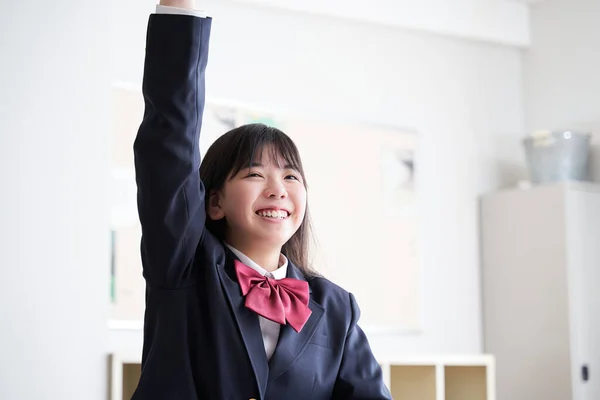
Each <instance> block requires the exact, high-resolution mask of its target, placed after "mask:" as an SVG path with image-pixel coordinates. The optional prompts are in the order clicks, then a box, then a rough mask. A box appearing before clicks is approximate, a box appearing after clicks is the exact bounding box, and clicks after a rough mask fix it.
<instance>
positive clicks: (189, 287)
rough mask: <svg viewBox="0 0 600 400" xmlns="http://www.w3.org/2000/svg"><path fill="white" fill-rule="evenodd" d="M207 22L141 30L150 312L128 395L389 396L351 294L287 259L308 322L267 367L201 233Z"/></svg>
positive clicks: (286, 331)
mask: <svg viewBox="0 0 600 400" xmlns="http://www.w3.org/2000/svg"><path fill="white" fill-rule="evenodd" d="M211 22H212V20H211V19H210V18H206V19H204V18H197V17H191V16H185V15H152V16H150V20H149V24H148V32H147V44H146V60H145V66H144V80H143V96H144V101H145V112H144V118H143V121H142V123H141V126H140V128H139V132H138V135H137V137H136V140H135V144H134V153H135V168H136V181H137V185H138V209H139V217H140V221H141V225H142V242H141V255H142V264H143V275H144V278H145V280H146V313H145V317H144V347H143V355H142V374H141V378H140V381H139V384H138V387H137V389H136V391H135V394H134V395H133V400H196V399H202V400H205V399H216V400H221V399H223V400H225V399H235V400H241V399H248V398H256V399H269V400H270V399H272V400H293V399H298V400H306V399H389V398H391V396H390V393H389V392H388V389H387V388H386V387H385V385H384V383H383V379H382V372H381V368H380V366H379V364H378V363H377V361H376V360H375V358H374V357H373V354H372V352H371V349H370V347H369V344H368V341H367V338H366V336H365V334H364V333H363V331H362V330H361V329H360V328H359V326H358V325H357V320H358V318H359V314H360V312H359V309H358V306H357V304H356V301H355V299H354V297H353V296H352V294H350V293H348V292H347V291H345V290H343V289H341V288H340V287H338V286H336V285H334V284H333V283H331V282H330V281H328V280H326V279H324V278H307V277H305V276H304V275H303V273H302V272H301V270H300V269H298V268H297V267H296V266H294V265H293V264H292V263H290V264H289V268H288V277H292V278H296V279H302V280H307V281H308V283H309V286H310V292H311V294H310V304H309V307H310V309H311V310H312V315H311V316H310V319H309V320H308V322H307V323H306V325H305V326H304V328H303V329H302V330H301V331H300V332H299V333H296V332H295V331H294V330H293V329H292V328H291V327H289V326H287V325H286V326H282V329H281V333H280V336H279V341H278V343H277V347H276V349H275V353H274V354H273V356H272V358H271V360H270V361H269V360H267V357H266V355H265V349H264V344H263V338H262V333H261V330H260V326H259V322H258V316H257V315H256V314H255V313H253V312H252V311H250V310H249V309H247V308H246V307H245V306H244V298H243V296H242V294H241V291H240V287H239V284H238V282H237V278H236V275H235V273H234V267H233V261H234V259H235V256H234V254H233V253H231V252H230V251H229V249H227V248H226V247H225V246H223V243H222V242H220V241H219V240H218V239H216V238H215V237H214V236H213V235H212V234H211V233H210V232H208V231H207V230H206V228H205V220H206V213H205V205H204V186H203V184H202V182H201V180H200V176H199V166H200V151H199V132H200V127H201V123H202V113H203V109H204V101H205V99H204V98H205V84H204V81H205V69H206V63H207V57H208V45H209V37H210V28H211Z"/></svg>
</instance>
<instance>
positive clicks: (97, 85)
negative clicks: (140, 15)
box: [0, 1, 110, 400]
mask: <svg viewBox="0 0 600 400" xmlns="http://www.w3.org/2000/svg"><path fill="white" fill-rule="evenodd" d="M107 22H108V10H106V6H105V5H103V4H101V3H97V4H96V5H94V4H92V3H89V4H88V3H87V2H86V5H85V6H84V5H82V3H77V2H60V1H54V2H52V3H51V4H50V3H48V2H45V1H26V2H11V3H10V4H3V7H2V13H0V27H1V28H0V30H1V32H2V33H1V34H0V49H1V54H2V56H1V57H2V63H1V64H0V182H1V184H2V191H1V195H0V271H1V274H2V278H1V279H0V326H1V328H0V360H1V361H0V398H1V399H7V400H33V399H48V400H70V399H73V400H80V399H83V398H85V399H86V400H105V399H106V382H107V380H106V375H107V372H106V371H107V367H106V366H107V358H106V345H107V344H106V341H107V334H108V332H107V327H106V314H107V309H108V294H109V280H108V277H109V267H110V265H109V257H108V249H109V234H110V231H109V224H108V223H109V221H108V204H107V195H106V194H107V190H106V189H107V188H106V182H107V167H108V160H107V156H108V134H107V133H108V132H109V129H110V126H109V120H108V118H109V117H108V116H109V113H108V104H109V103H108V94H109V87H110V86H109V77H108V65H107V64H108V63H107V55H108V38H107V37H106V35H105V34H104V32H106V30H107Z"/></svg>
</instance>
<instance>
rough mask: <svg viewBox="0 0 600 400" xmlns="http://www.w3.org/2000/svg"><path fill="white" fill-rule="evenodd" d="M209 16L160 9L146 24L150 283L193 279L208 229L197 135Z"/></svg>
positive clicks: (143, 133)
mask: <svg viewBox="0 0 600 400" xmlns="http://www.w3.org/2000/svg"><path fill="white" fill-rule="evenodd" d="M211 22H212V19H210V18H198V17H192V16H187V15H160V14H154V15H151V16H150V19H149V22H148V30H147V36H146V55H145V63H144V76H143V83H142V92H143V98H144V103H145V109H144V116H143V120H142V123H141V125H140V127H139V130H138V133H137V136H136V139H135V142H134V146H133V150H134V160H135V171H136V183H137V189H138V193H137V203H138V213H139V218H140V223H141V227H142V241H141V255H142V265H143V274H144V278H145V279H146V281H147V283H148V284H149V285H150V286H152V287H163V288H177V287H182V286H187V285H190V284H192V283H193V281H192V276H193V271H192V270H191V265H192V262H191V261H192V257H193V255H194V252H195V249H196V247H197V246H198V243H199V241H200V240H201V238H202V236H203V234H204V229H205V220H206V212H205V208H204V186H203V185H202V182H201V181H200V175H199V168H200V149H199V146H200V145H199V133H200V128H201V125H202V113H203V110H204V101H205V70H206V65H207V59H208V45H209V37H210V28H211Z"/></svg>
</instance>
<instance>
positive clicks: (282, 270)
mask: <svg viewBox="0 0 600 400" xmlns="http://www.w3.org/2000/svg"><path fill="white" fill-rule="evenodd" d="M156 13H157V14H183V15H191V16H193V17H199V18H206V17H207V15H206V13H205V12H204V11H202V10H189V9H187V8H178V7H169V6H161V5H157V6H156ZM226 246H227V247H229V249H231V251H232V252H233V253H234V254H235V255H236V256H237V257H238V258H239V259H240V261H241V262H243V263H244V264H246V265H247V266H249V267H250V268H252V269H254V270H255V271H257V272H258V273H259V274H261V275H262V276H267V277H269V278H271V279H283V278H285V277H286V276H287V266H288V260H287V258H286V257H285V256H284V255H283V254H282V255H281V256H280V258H279V268H277V269H276V270H275V271H273V272H269V271H267V270H265V269H264V268H262V267H261V266H260V265H258V264H257V263H255V262H254V261H252V260H251V259H250V258H248V257H247V256H246V255H245V254H244V253H242V252H241V251H239V250H238V249H236V248H234V247H232V246H230V245H228V244H226ZM258 322H259V324H260V330H261V332H262V337H263V343H264V345H265V353H266V355H267V360H270V359H271V356H272V355H273V353H274V352H275V347H276V346H277V342H278V341H279V331H280V329H281V326H280V325H279V324H278V323H277V322H273V321H271V320H268V319H266V318H264V317H261V316H260V315H259V316H258Z"/></svg>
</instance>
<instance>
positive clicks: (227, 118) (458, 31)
mask: <svg viewBox="0 0 600 400" xmlns="http://www.w3.org/2000/svg"><path fill="white" fill-rule="evenodd" d="M197 5H198V7H199V8H202V9H204V10H205V11H206V12H207V13H208V14H209V15H210V16H212V17H213V19H214V20H213V25H212V34H211V44H210V46H211V49H210V58H209V66H208V69H207V106H206V120H205V126H204V128H203V129H204V130H203V132H202V139H201V151H202V153H204V152H205V151H206V148H207V147H208V146H209V145H210V143H212V141H213V140H214V139H215V138H216V137H218V136H219V135H220V134H222V133H224V132H225V131H226V130H228V129H230V128H231V127H233V126H236V125H239V124H242V123H247V122H254V121H260V122H264V123H267V124H271V125H274V126H277V127H279V128H281V129H282V130H284V131H286V132H288V133H289V134H290V136H292V138H293V139H294V140H295V141H296V142H297V143H298V146H299V147H300V150H301V153H302V155H303V158H304V163H305V165H306V169H307V178H308V181H309V185H310V188H309V202H310V204H311V207H312V208H313V210H314V215H313V217H314V220H315V227H316V229H315V233H316V238H317V240H318V243H317V246H315V249H314V254H313V256H314V257H313V258H314V263H315V267H316V268H317V269H318V270H320V271H322V272H323V273H324V274H325V275H326V276H327V277H329V278H331V279H332V280H333V281H334V282H336V283H338V284H340V285H341V286H343V287H345V288H347V289H348V290H351V291H352V292H353V293H355V294H356V296H357V299H358V302H359V304H360V306H361V309H362V311H363V315H362V318H361V325H362V326H363V327H364V329H365V331H366V332H367V335H368V336H369V340H370V342H371V346H372V348H373V351H374V352H375V354H376V356H377V357H378V359H379V360H380V363H381V365H382V367H383V370H384V376H385V379H386V382H387V384H388V385H389V386H390V388H391V389H392V393H393V395H394V398H398V399H411V400H413V399H414V400H421V399H422V400H443V399H449V400H471V399H486V400H490V399H491V400H493V399H501V400H554V399H556V400H567V399H576V400H598V399H600V294H599V293H600V290H599V289H600V246H598V243H599V242H600V183H598V181H599V180H600V150H598V140H599V139H598V138H599V136H598V135H599V133H598V132H599V131H600V108H599V107H598V104H600V77H599V76H598V71H599V70H600V52H599V51H598V49H600V24H598V23H597V22H598V18H599V17H600V2H599V1H598V0H529V1H528V0H522V1H521V0H454V1H449V0H421V1H415V0H411V1H409V0H371V1H369V2H358V1H353V0H346V1H341V0H329V1H313V0H304V1H299V0H278V1H272V0H237V1H233V0H219V1H217V0H197ZM155 6H156V1H152V0H138V1H136V2H118V1H115V0H112V1H110V2H103V3H93V2H84V1H79V2H76V1H71V2H66V1H62V0H57V1H54V2H50V3H48V2H42V1H39V0H26V1H20V2H2V8H3V12H2V13H1V14H0V32H1V35H0V50H1V52H0V54H1V56H0V57H1V60H2V63H1V67H0V68H1V71H0V105H1V107H0V121H1V124H2V125H1V126H2V129H1V130H0V178H1V182H2V196H1V198H0V235H1V236H0V246H1V247H0V268H1V269H0V270H1V271H2V279H1V280H0V282H1V283H2V285H1V287H0V325H1V328H0V360H1V361H0V399H3V400H4V399H7V400H13V399H14V400H30V399H32V400H33V399H36V400H37V399H50V400H55V399H56V400H58V399H85V400H97V399H102V400H105V399H107V398H111V399H113V400H121V399H128V398H129V397H130V396H131V391H132V390H133V389H134V388H135V384H136V382H137V378H138V377H139V368H140V367H139V363H140V358H141V346H142V339H143V336H142V326H143V325H142V319H143V308H144V282H143V279H142V277H141V264H140V260H139V226H138V220H137V214H136V208H135V196H136V188H135V182H134V171H133V168H132V167H133V165H132V161H133V154H132V144H133V139H134V137H135V134H136V131H137V127H138V126H139V123H140V121H141V118H142V113H143V102H142V97H141V80H142V72H143V61H144V46H145V34H146V24H147V21H148V16H149V15H150V14H151V13H152V12H154V10H155ZM373 254H376V255H375V256H373ZM381 277H385V279H381Z"/></svg>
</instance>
